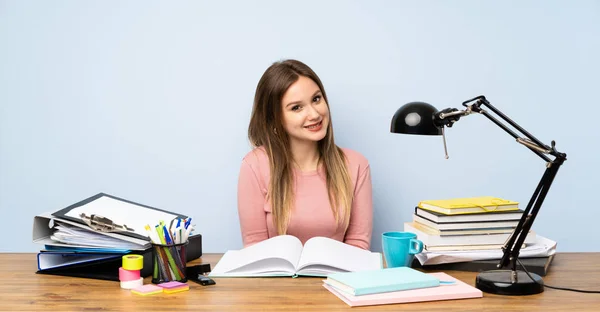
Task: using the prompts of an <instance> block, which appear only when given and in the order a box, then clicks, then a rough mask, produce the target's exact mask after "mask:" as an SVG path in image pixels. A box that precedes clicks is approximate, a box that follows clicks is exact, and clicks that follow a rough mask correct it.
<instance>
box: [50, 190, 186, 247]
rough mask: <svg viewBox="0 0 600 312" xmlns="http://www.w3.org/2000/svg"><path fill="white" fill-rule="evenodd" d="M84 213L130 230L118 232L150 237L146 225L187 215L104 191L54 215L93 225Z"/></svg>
mask: <svg viewBox="0 0 600 312" xmlns="http://www.w3.org/2000/svg"><path fill="white" fill-rule="evenodd" d="M81 213H84V214H86V215H87V216H91V215H101V216H102V217H104V218H106V219H108V221H109V223H110V224H111V225H112V226H113V227H114V225H117V226H120V227H123V226H126V228H129V229H131V230H124V231H119V232H115V233H119V234H121V235H125V236H130V237H134V238H139V239H147V238H148V237H147V235H146V232H145V230H144V226H145V225H146V224H155V223H156V222H157V221H159V220H172V219H174V218H180V219H185V218H187V216H185V215H182V214H178V213H173V212H169V211H166V210H162V209H158V208H154V207H151V206H147V205H142V204H139V203H136V202H133V201H130V200H126V199H123V198H119V197H116V196H112V195H109V194H105V193H98V194H96V195H94V196H92V197H89V198H86V199H84V200H82V201H80V202H78V203H75V204H73V205H70V206H68V207H66V208H63V209H61V210H58V211H56V212H54V213H52V216H53V217H55V218H58V219H62V220H69V221H72V222H77V223H79V224H82V225H85V226H88V227H90V226H89V224H88V223H86V222H85V221H84V218H82V217H81V216H80V214H81ZM127 225H129V226H127ZM105 226H106V225H105Z"/></svg>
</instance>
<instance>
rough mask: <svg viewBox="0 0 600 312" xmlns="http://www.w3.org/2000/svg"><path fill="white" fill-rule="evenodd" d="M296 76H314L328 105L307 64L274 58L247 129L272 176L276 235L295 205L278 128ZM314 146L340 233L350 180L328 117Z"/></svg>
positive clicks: (346, 220) (286, 144)
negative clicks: (283, 102) (262, 150)
mask: <svg viewBox="0 0 600 312" xmlns="http://www.w3.org/2000/svg"><path fill="white" fill-rule="evenodd" d="M300 76H304V77H307V78H309V79H311V80H313V81H314V82H315V83H316V84H317V85H318V86H319V89H320V90H321V93H322V94H323V98H324V99H325V102H326V103H329V101H327V95H326V93H325V89H324V88H323V84H322V83H321V80H320V79H319V77H318V76H317V74H316V73H315V72H314V71H313V70H312V69H311V68H310V67H308V66H307V65H306V64H304V63H302V62H300V61H297V60H285V61H281V62H276V63H274V64H272V65H271V66H270V67H269V68H267V70H266V71H265V73H264V74H263V76H262V77H261V78H260V80H259V82H258V86H257V87H256V93H255V96H254V106H253V108H252V116H251V118H250V125H249V127H248V138H249V139H250V143H252V145H253V146H254V147H259V146H263V147H264V148H265V150H266V153H267V156H268V157H269V167H270V171H271V180H270V182H269V189H268V193H267V198H268V199H270V200H271V206H272V214H273V223H274V224H275V227H276V229H277V233H278V234H280V235H281V234H286V232H287V227H288V223H289V219H290V215H291V209H292V207H293V204H294V173H293V156H292V154H291V150H290V140H289V136H288V134H287V133H286V132H285V129H284V128H283V123H282V114H283V112H282V105H281V99H282V98H283V95H284V94H285V92H286V91H287V89H288V88H289V87H290V86H291V85H292V84H293V83H294V82H296V81H297V80H298V79H299V78H300ZM327 105H328V107H329V104H327ZM330 115H331V114H330ZM317 146H318V151H319V162H320V163H321V164H322V165H323V168H324V169H325V170H324V171H325V176H326V182H327V190H328V195H329V202H330V203H331V209H332V212H333V214H334V216H335V220H336V222H337V223H338V224H339V225H340V226H341V227H342V228H343V229H344V231H345V230H346V229H348V225H349V224H350V212H351V208H352V197H353V191H352V182H351V180H350V174H349V172H348V167H347V164H346V157H345V155H344V152H343V151H342V150H341V149H340V148H339V147H338V146H337V145H335V143H334V140H333V127H332V122H331V118H330V122H329V125H328V126H327V134H326V135H325V137H324V138H323V139H322V140H320V141H319V142H318V144H317Z"/></svg>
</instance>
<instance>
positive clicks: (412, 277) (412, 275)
mask: <svg viewBox="0 0 600 312" xmlns="http://www.w3.org/2000/svg"><path fill="white" fill-rule="evenodd" d="M325 283H326V284H329V285H331V286H333V287H335V288H336V289H338V290H341V291H343V292H346V293H348V294H351V295H354V296H360V295H368V294H377V293H384V292H390V291H399V290H407V289H416V288H427V287H436V286H439V285H440V280H439V279H438V278H436V277H434V276H431V275H429V274H425V273H423V272H420V271H417V270H414V269H411V268H409V267H399V268H389V269H380V270H370V271H359V272H344V273H334V274H329V275H328V276H327V280H325Z"/></svg>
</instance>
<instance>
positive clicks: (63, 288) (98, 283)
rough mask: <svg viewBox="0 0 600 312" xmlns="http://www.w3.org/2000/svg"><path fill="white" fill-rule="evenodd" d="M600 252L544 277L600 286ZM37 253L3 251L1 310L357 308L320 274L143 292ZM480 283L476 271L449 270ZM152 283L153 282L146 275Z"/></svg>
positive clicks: (577, 303)
mask: <svg viewBox="0 0 600 312" xmlns="http://www.w3.org/2000/svg"><path fill="white" fill-rule="evenodd" d="M220 257H221V255H220V254H205V255H204V256H203V257H202V258H201V259H198V260H195V261H193V262H192V264H196V263H202V262H204V263H210V264H211V266H213V267H214V265H215V264H216V262H217V261H218V260H219V259H220ZM598 263H600V253H559V254H557V255H556V257H555V259H554V261H553V263H552V265H551V267H550V271H549V273H548V275H547V276H545V277H544V281H545V282H546V283H547V284H549V285H551V286H558V287H569V288H579V289H590V290H600V265H598ZM36 268H37V262H36V257H35V254H6V253H5V254H0V280H1V281H2V283H1V284H0V310H2V311H65V310H88V311H89V310H93V311H98V310H101V311H137V310H147V311H152V310H163V311H165V310H167V311H186V310H211V311H227V310H231V311H249V310H261V311H264V310H276V311H287V310H293V311H332V310H350V309H351V308H350V307H349V306H348V305H346V304H345V303H344V302H342V301H341V300H340V299H338V298H337V297H336V296H334V295H333V294H331V293H329V291H327V290H326V289H324V288H323V287H322V286H321V285H322V282H321V280H322V279H321V278H310V277H301V278H287V277H279V278H218V279H217V278H215V281H216V282H217V284H216V285H213V286H200V285H198V284H195V283H192V282H190V283H189V284H190V291H188V292H182V293H176V294H170V295H167V294H160V295H153V296H146V297H143V296H138V295H135V294H132V293H131V292H130V291H127V290H123V289H121V288H120V287H119V284H118V282H111V281H102V280H92V279H85V278H72V277H63V276H52V275H42V274H35V273H34V272H35V270H36ZM446 273H448V274H450V275H452V276H454V277H456V278H458V279H460V280H462V281H464V282H466V283H468V284H470V285H474V283H475V276H476V273H473V272H457V271H446ZM145 283H150V278H146V280H145ZM353 309H354V310H361V311H371V310H382V311H398V310H402V311H414V310H421V311H444V312H446V311H450V310H457V311H484V310H485V311H486V312H489V311H566V310H571V311H599V310H600V294H583V293H576V292H570V291H560V290H554V289H550V288H546V289H545V291H544V292H543V293H541V294H538V295H532V296H523V297H510V296H497V295H490V294H485V293H484V297H483V298H480V299H464V300H452V301H437V302H424V303H410V304H396V305H381V306H371V307H359V308H353Z"/></svg>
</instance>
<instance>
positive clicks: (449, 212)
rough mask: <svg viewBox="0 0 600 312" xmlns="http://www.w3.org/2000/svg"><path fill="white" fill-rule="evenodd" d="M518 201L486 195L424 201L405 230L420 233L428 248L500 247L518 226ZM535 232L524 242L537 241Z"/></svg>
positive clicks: (519, 211) (443, 249)
mask: <svg viewBox="0 0 600 312" xmlns="http://www.w3.org/2000/svg"><path fill="white" fill-rule="evenodd" d="M522 215H523V210H521V209H519V203H518V202H515V201H511V200H505V199H501V198H497V197H491V196H483V197H471V198H454V199H447V200H425V201H421V202H420V203H419V205H418V206H417V207H416V208H415V214H414V215H413V222H411V223H405V225H404V230H405V231H407V232H412V233H415V234H417V237H418V239H419V240H421V241H422V242H423V245H424V249H425V251H451V250H485V249H500V248H501V247H502V246H503V244H504V243H505V242H506V240H507V239H508V238H509V237H510V235H511V233H512V232H513V231H514V229H515V228H516V226H517V224H518V222H519V219H520V218H521V216H522ZM534 242H535V233H533V232H530V233H529V234H528V235H527V239H526V240H525V243H526V244H527V243H534Z"/></svg>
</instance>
